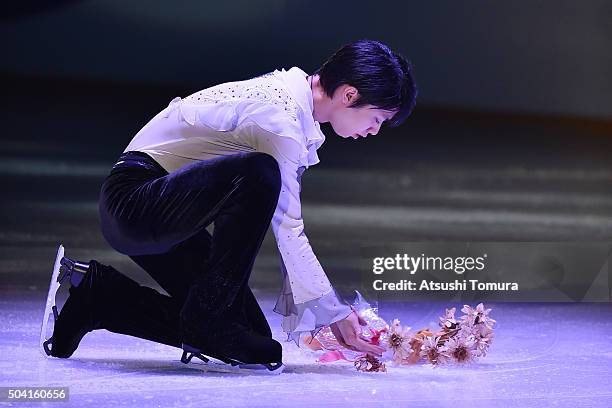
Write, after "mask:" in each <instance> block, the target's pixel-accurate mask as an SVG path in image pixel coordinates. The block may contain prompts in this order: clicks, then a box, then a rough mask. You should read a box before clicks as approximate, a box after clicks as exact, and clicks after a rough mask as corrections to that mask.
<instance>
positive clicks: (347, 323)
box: [329, 310, 385, 357]
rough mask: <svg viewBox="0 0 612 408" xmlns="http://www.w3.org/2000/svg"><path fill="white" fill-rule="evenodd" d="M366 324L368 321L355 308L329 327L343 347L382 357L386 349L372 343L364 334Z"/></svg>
mask: <svg viewBox="0 0 612 408" xmlns="http://www.w3.org/2000/svg"><path fill="white" fill-rule="evenodd" d="M366 325H367V323H366V321H365V320H363V319H362V318H361V317H360V316H359V315H357V313H356V312H355V311H354V310H353V313H351V314H350V315H348V316H347V317H346V318H345V319H342V320H338V321H337V322H334V323H332V324H330V325H329V327H330V328H331V331H332V333H334V336H335V337H336V340H338V343H340V345H341V346H342V347H346V348H347V349H350V350H354V351H361V352H363V353H369V354H373V355H375V356H378V357H380V356H381V355H382V353H383V352H384V351H385V349H384V348H383V347H381V346H377V345H375V344H372V343H370V342H369V340H368V338H367V337H365V336H363V334H362V331H361V326H366Z"/></svg>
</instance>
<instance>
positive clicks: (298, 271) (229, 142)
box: [125, 67, 351, 344]
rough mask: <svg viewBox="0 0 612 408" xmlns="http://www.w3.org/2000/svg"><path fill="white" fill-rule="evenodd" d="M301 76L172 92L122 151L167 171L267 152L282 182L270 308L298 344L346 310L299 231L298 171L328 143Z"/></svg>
mask: <svg viewBox="0 0 612 408" xmlns="http://www.w3.org/2000/svg"><path fill="white" fill-rule="evenodd" d="M306 76H307V74H306V73H305V72H304V71H303V70H301V69H300V68H298V67H293V68H291V69H289V70H288V71H285V70H284V69H282V70H280V71H279V70H275V71H274V72H270V73H267V74H264V75H261V76H259V77H256V78H252V79H248V80H244V81H236V82H227V83H224V84H220V85H217V86H213V87H211V88H207V89H204V90H201V91H199V92H196V93H194V94H192V95H189V96H188V97H186V98H180V97H177V98H174V99H173V100H172V101H171V102H170V104H169V105H168V107H167V108H165V109H164V110H163V111H161V112H160V113H158V114H157V115H156V116H155V117H154V118H153V119H151V120H150V121H149V123H147V124H146V125H145V126H144V127H143V128H142V129H141V130H140V131H139V132H138V133H137V134H136V136H134V138H133V139H132V141H131V142H130V143H129V145H128V146H127V147H126V149H125V151H126V152H127V151H134V150H136V151H141V152H145V153H147V154H149V155H150V156H151V157H153V158H154V159H155V160H156V161H157V162H158V163H159V164H160V165H161V166H162V167H164V169H165V170H166V171H168V172H169V173H171V172H173V171H176V170H177V169H179V168H181V167H183V166H185V165H188V164H190V163H193V162H194V161H199V160H207V159H211V158H214V157H218V156H225V155H231V154H236V153H240V152H254V151H258V152H264V153H268V154H270V155H271V156H273V157H274V158H275V159H276V160H277V162H278V164H279V168H280V173H281V181H282V186H281V191H280V194H279V199H278V204H277V206H276V210H275V212H274V215H273V217H272V230H273V232H274V236H275V238H276V242H277V245H278V249H279V252H280V254H281V259H282V262H281V267H282V273H283V279H284V282H283V287H282V291H281V294H280V295H279V298H278V301H277V303H276V306H275V308H274V311H276V312H277V313H280V314H283V315H284V316H285V317H284V319H283V330H284V331H285V332H287V333H288V339H292V340H294V341H296V343H297V344H299V338H300V333H302V332H310V333H311V335H314V334H315V333H316V332H317V331H318V330H319V329H320V328H322V327H324V326H327V325H329V324H331V323H333V322H335V321H338V320H340V319H343V318H345V317H347V316H348V315H349V314H350V313H351V309H350V307H349V306H348V305H347V304H346V303H345V302H344V301H342V300H341V298H340V297H339V296H338V294H337V293H336V291H335V290H334V289H333V287H332V285H331V284H330V282H329V279H328V277H327V275H326V274H325V272H324V271H323V268H322V267H321V264H320V263H319V261H318V260H317V257H316V256H315V254H314V252H313V250H312V247H311V246H310V244H309V242H308V238H307V237H306V235H305V234H304V222H303V220H302V211H301V202H300V189H301V188H300V181H301V174H302V172H303V170H304V169H305V168H308V167H310V166H312V165H315V164H317V163H318V162H319V157H318V156H317V149H318V148H319V147H320V146H321V145H322V144H323V142H324V141H325V135H324V134H323V132H321V129H320V126H319V123H318V122H316V121H315V120H314V117H313V98H312V91H311V88H310V86H309V84H308V82H307V79H306ZM296 334H297V335H296Z"/></svg>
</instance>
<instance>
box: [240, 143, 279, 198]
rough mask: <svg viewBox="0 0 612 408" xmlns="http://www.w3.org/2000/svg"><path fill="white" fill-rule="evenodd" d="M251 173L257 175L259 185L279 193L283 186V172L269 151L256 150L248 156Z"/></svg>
mask: <svg viewBox="0 0 612 408" xmlns="http://www.w3.org/2000/svg"><path fill="white" fill-rule="evenodd" d="M247 160H248V163H249V168H248V171H249V172H250V173H251V175H256V176H257V182H258V185H259V186H261V187H265V188H267V189H269V190H270V191H271V192H273V193H275V194H278V192H279V191H280V187H281V174H280V168H279V166H278V162H277V161H276V159H275V158H274V157H272V156H271V155H269V154H267V153H262V152H254V153H251V154H250V155H249V157H248V159H247Z"/></svg>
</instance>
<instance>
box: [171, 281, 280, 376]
mask: <svg viewBox="0 0 612 408" xmlns="http://www.w3.org/2000/svg"><path fill="white" fill-rule="evenodd" d="M196 296H197V295H196V293H195V291H193V290H192V291H191V292H190V295H189V297H188V299H187V301H186V303H185V305H184V306H183V311H184V312H186V314H184V315H183V316H182V318H181V331H182V339H183V341H182V349H183V355H182V357H181V361H182V362H183V363H185V364H187V363H189V362H190V361H191V360H192V359H193V357H196V358H198V359H200V360H202V361H204V362H206V363H208V362H209V358H213V359H215V360H218V361H220V362H222V363H225V365H226V366H225V367H226V368H229V369H231V370H232V371H241V372H259V373H262V374H280V373H282V372H283V370H284V365H283V363H282V346H281V345H280V343H278V342H277V341H276V340H274V339H273V338H272V337H271V336H270V337H268V336H263V335H261V334H259V333H257V332H255V331H253V330H250V329H249V328H247V327H246V326H245V325H243V324H241V323H239V322H237V321H235V320H233V319H232V318H231V317H225V318H223V317H217V318H215V319H214V321H215V322H217V323H214V324H211V322H212V321H213V320H212V319H209V320H208V324H207V328H203V327H202V326H201V325H195V326H194V325H193V324H192V323H191V322H192V321H196V322H201V321H202V320H201V316H199V318H193V317H192V318H191V319H190V318H189V315H190V314H192V313H197V306H194V305H197V304H198V303H199V302H198V300H197V299H195V297H196ZM190 312H191V313H190Z"/></svg>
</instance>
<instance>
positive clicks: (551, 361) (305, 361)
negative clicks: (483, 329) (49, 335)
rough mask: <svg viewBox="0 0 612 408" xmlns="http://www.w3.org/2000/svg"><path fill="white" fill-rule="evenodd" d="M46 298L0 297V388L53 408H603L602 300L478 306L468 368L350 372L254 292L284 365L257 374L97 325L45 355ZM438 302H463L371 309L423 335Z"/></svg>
mask: <svg viewBox="0 0 612 408" xmlns="http://www.w3.org/2000/svg"><path fill="white" fill-rule="evenodd" d="M44 297H45V294H44V293H41V292H40V291H29V292H26V291H12V292H3V293H2V297H1V300H0V311H1V316H2V317H1V323H0V330H1V334H2V336H1V340H0V386H67V387H69V388H70V402H69V404H55V403H51V404H52V405H51V406H66V405H70V406H78V407H88V406H97V407H102V406H180V407H189V406H207V407H208V406H237V407H239V406H249V407H252V406H268V407H269V406H321V407H327V406H347V405H349V404H356V405H358V406H410V407H420V406H422V407H451V406H452V407H462V406H471V407H474V406H481V407H493V406H499V407H552V406H562V407H564V406H567V407H569V406H571V407H583V406H584V407H591V406H592V407H609V406H612V350H611V349H610V345H611V344H612V319H611V317H612V306H611V305H610V304H603V303H600V304H596V303H591V304H576V303H573V304H570V303H567V304H559V303H537V304H536V303H487V306H488V307H492V308H493V311H492V312H491V316H492V317H493V318H494V319H496V320H497V324H496V331H495V339H494V342H493V345H492V346H491V349H490V353H489V355H487V357H485V358H484V359H481V360H480V361H479V362H478V363H476V364H474V365H471V366H463V367H456V366H444V367H438V368H433V367H431V366H428V365H418V366H409V367H401V368H400V367H393V366H391V365H388V372H386V373H360V372H356V371H355V369H354V368H353V366H352V364H351V363H348V362H335V363H328V364H321V363H317V362H316V361H315V360H316V358H317V355H318V354H315V353H314V352H311V351H309V350H307V349H299V348H297V347H296V346H295V344H294V343H292V342H284V341H282V340H284V338H285V336H284V334H283V333H282V332H281V331H280V319H279V316H278V315H277V314H275V313H273V312H271V310H272V307H273V297H272V296H269V295H263V294H261V293H260V294H258V298H259V300H260V303H261V305H262V308H263V309H264V310H265V311H266V313H267V316H268V320H269V321H270V323H271V326H272V328H273V330H274V337H275V338H276V339H277V340H281V343H282V344H283V348H284V355H283V356H284V358H283V359H284V362H285V365H286V368H285V372H284V373H283V374H281V375H279V376H265V375H256V374H251V375H248V374H235V373H224V372H215V371H211V370H209V369H207V367H206V366H205V365H203V364H190V365H184V364H182V363H181V362H180V361H179V358H180V354H181V353H180V350H178V349H175V348H172V347H167V346H163V345H159V344H155V343H151V342H148V341H144V340H140V339H136V338H132V337H128V336H122V335H118V334H115V333H110V332H107V331H104V330H101V331H96V332H93V333H89V334H88V335H87V336H86V337H85V338H84V339H83V341H82V342H81V345H80V347H79V349H78V350H77V351H76V353H75V354H74V355H73V356H72V357H71V358H70V359H66V360H63V359H56V358H46V357H43V356H42V355H41V353H40V351H39V349H38V335H39V330H40V319H41V315H42V311H43V308H44ZM58 304H61V303H60V302H59V300H58ZM445 306H458V307H460V306H461V304H459V303H458V304H456V305H455V304H451V305H449V304H443V303H386V304H382V305H380V314H381V315H382V317H384V318H386V319H390V318H392V317H399V318H400V319H401V321H402V323H403V324H406V325H409V326H411V327H412V328H413V329H420V328H423V327H432V328H433V327H436V322H437V317H438V315H439V314H440V313H441V312H443V310H444V307H445ZM14 405H15V406H20V407H24V406H27V404H24V403H15V404H14ZM33 405H35V406H43V405H44V404H41V403H38V404H33Z"/></svg>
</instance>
